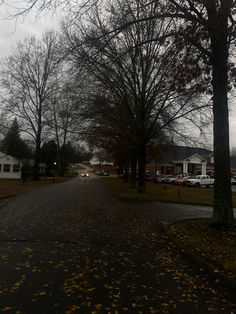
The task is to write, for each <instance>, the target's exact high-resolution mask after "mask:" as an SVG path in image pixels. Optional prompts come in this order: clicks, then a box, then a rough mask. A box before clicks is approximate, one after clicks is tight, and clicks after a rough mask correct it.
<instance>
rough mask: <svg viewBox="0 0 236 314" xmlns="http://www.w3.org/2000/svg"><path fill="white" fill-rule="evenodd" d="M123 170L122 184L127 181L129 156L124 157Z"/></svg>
mask: <svg viewBox="0 0 236 314" xmlns="http://www.w3.org/2000/svg"><path fill="white" fill-rule="evenodd" d="M124 168H125V169H124V171H125V172H124V182H125V183H127V182H128V181H129V154H126V155H125V160H124Z"/></svg>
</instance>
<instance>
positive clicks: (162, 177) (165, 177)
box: [156, 175, 171, 183]
mask: <svg viewBox="0 0 236 314" xmlns="http://www.w3.org/2000/svg"><path fill="white" fill-rule="evenodd" d="M170 176H171V175H159V176H158V177H157V179H156V183H165V180H166V179H168V178H169V177H170Z"/></svg>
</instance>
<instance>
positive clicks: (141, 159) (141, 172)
mask: <svg viewBox="0 0 236 314" xmlns="http://www.w3.org/2000/svg"><path fill="white" fill-rule="evenodd" d="M145 170H146V145H145V144H140V145H139V146H138V192H139V193H144V192H145Z"/></svg>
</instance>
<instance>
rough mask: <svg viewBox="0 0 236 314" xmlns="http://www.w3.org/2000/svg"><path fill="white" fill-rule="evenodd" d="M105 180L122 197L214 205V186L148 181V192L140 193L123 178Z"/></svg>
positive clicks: (235, 200) (235, 202)
mask: <svg viewBox="0 0 236 314" xmlns="http://www.w3.org/2000/svg"><path fill="white" fill-rule="evenodd" d="M104 182H105V183H106V184H107V186H108V187H109V188H110V189H111V191H113V192H115V193H116V194H117V195H119V196H120V197H121V198H125V199H128V200H129V199H130V200H134V201H158V202H170V203H185V204H198V205H212V202H213V189H212V188H194V187H182V186H176V185H171V184H154V183H149V182H147V185H146V192H145V193H143V194H138V193H137V191H136V190H135V189H132V188H131V185H130V183H124V181H123V180H122V179H121V178H117V177H116V178H114V177H109V178H104ZM233 203H234V206H236V193H233Z"/></svg>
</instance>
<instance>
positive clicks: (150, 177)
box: [146, 173, 158, 182]
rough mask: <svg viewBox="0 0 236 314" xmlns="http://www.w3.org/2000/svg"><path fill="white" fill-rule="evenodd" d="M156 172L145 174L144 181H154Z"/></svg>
mask: <svg viewBox="0 0 236 314" xmlns="http://www.w3.org/2000/svg"><path fill="white" fill-rule="evenodd" d="M157 177H158V176H157V174H156V173H150V174H148V175H146V181H149V182H156V180H157Z"/></svg>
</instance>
